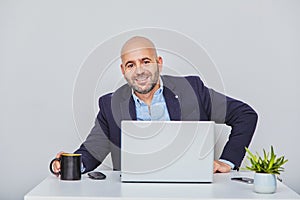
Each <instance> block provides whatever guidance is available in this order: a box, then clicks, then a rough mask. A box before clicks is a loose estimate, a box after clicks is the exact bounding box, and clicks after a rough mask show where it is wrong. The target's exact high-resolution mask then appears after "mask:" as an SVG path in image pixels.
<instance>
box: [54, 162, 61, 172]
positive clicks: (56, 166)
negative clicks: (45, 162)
mask: <svg viewBox="0 0 300 200" xmlns="http://www.w3.org/2000/svg"><path fill="white" fill-rule="evenodd" d="M59 170H60V162H59V161H54V163H53V171H54V172H55V173H57V172H59Z"/></svg>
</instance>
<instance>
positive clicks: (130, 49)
mask: <svg viewBox="0 0 300 200" xmlns="http://www.w3.org/2000/svg"><path fill="white" fill-rule="evenodd" d="M121 53H122V55H121V59H122V64H121V70H122V74H123V75H124V78H125V79H126V81H127V82H128V85H129V86H130V87H131V88H132V89H133V90H134V91H135V92H136V93H139V94H147V93H149V92H151V91H153V90H154V88H158V87H159V75H160V72H161V68H162V58H161V57H158V56H157V54H156V50H155V47H154V45H153V43H152V42H151V41H149V40H148V39H146V38H142V37H135V38H132V39H131V40H129V41H128V42H127V43H125V45H124V46H123V48H122V52H121Z"/></svg>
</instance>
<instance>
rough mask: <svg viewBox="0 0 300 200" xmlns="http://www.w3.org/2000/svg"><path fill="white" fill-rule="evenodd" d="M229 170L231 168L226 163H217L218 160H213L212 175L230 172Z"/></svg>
mask: <svg viewBox="0 0 300 200" xmlns="http://www.w3.org/2000/svg"><path fill="white" fill-rule="evenodd" d="M230 170H231V167H230V166H229V165H228V164H226V163H223V162H221V161H218V160H215V161H214V173H218V172H220V173H227V172H230Z"/></svg>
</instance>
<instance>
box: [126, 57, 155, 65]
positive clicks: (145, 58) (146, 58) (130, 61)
mask: <svg viewBox="0 0 300 200" xmlns="http://www.w3.org/2000/svg"><path fill="white" fill-rule="evenodd" d="M138 60H142V61H144V60H152V59H151V58H149V57H143V58H141V59H138ZM133 62H134V61H132V60H129V61H127V62H126V63H125V66H127V64H128V63H133Z"/></svg>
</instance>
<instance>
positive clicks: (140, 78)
mask: <svg viewBox="0 0 300 200" xmlns="http://www.w3.org/2000/svg"><path fill="white" fill-rule="evenodd" d="M147 78H148V77H145V76H143V77H137V78H136V80H137V81H144V80H146V79H147Z"/></svg>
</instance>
